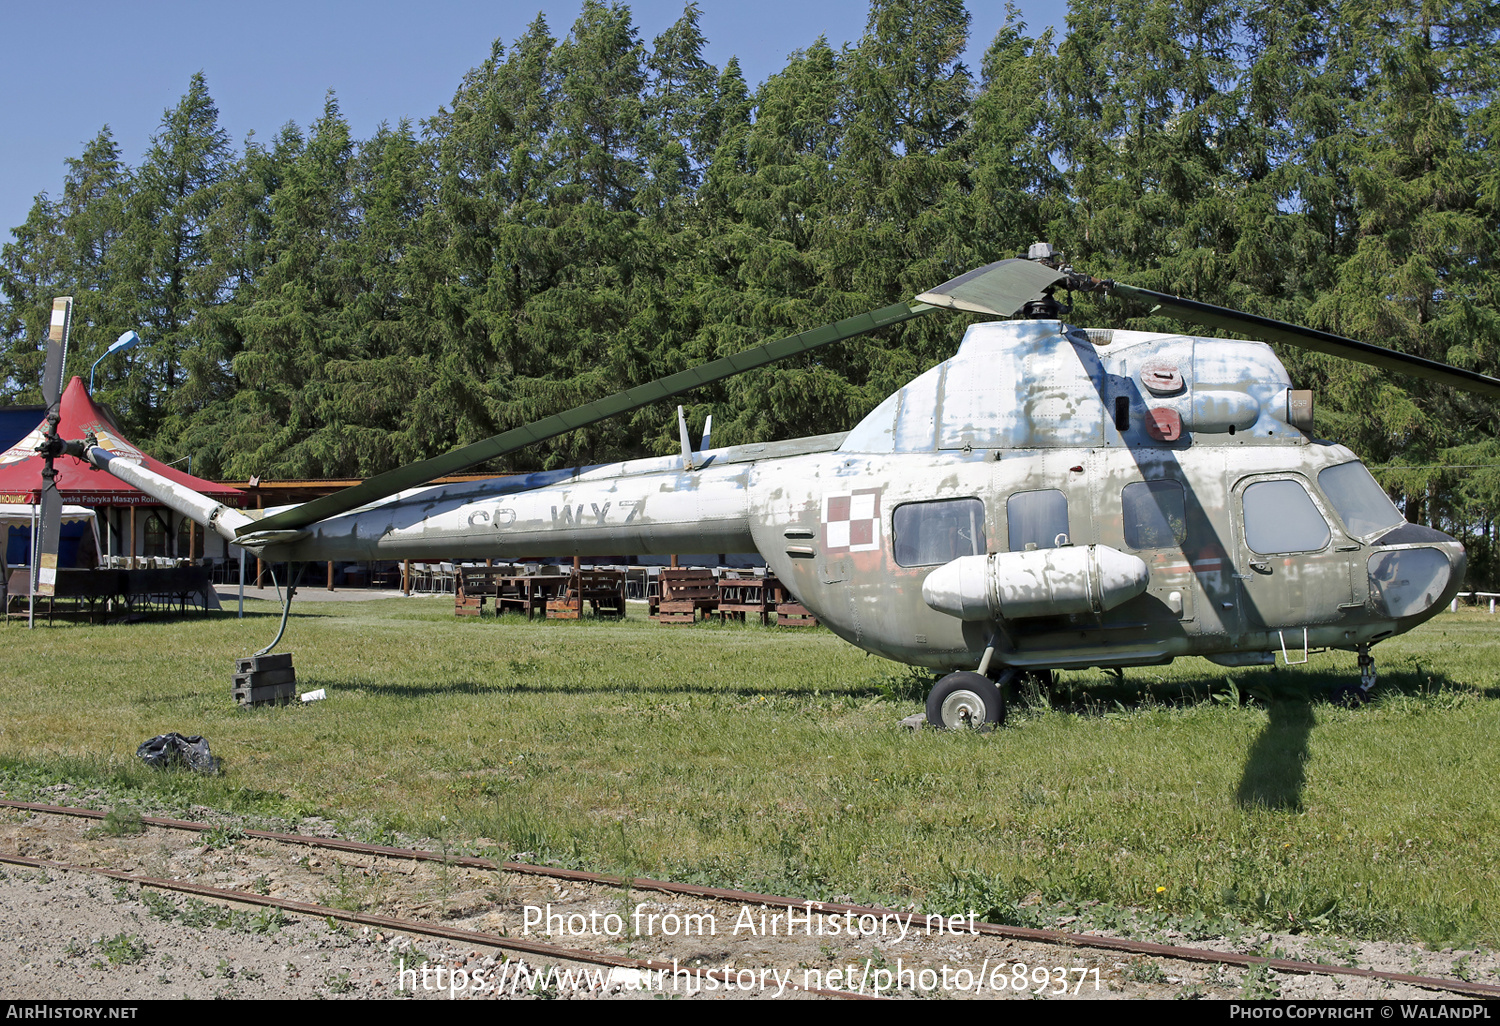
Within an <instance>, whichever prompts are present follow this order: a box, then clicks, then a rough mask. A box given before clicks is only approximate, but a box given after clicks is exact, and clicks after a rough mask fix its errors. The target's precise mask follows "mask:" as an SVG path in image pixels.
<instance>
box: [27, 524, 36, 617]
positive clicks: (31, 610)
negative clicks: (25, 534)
mask: <svg viewBox="0 0 1500 1026" xmlns="http://www.w3.org/2000/svg"><path fill="white" fill-rule="evenodd" d="M36 546H37V525H36V503H32V504H31V572H30V573H29V574H28V575H27V580H28V581H29V582H30V583H29V584H27V586H26V590H27V591H29V592H31V594H30V596H28V598H29V600H30V605H28V606H27V608H26V629H27V630H28V631H29V630H32V629H33V628H35V627H36Z"/></svg>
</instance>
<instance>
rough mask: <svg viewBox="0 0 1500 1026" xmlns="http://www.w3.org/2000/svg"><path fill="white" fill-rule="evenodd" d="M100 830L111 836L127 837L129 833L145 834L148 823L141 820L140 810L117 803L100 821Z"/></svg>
mask: <svg viewBox="0 0 1500 1026" xmlns="http://www.w3.org/2000/svg"><path fill="white" fill-rule="evenodd" d="M99 830H100V832H102V833H104V834H105V835H107V836H109V837H125V836H126V835H128V834H144V833H145V832H146V824H145V823H143V822H141V814H140V812H139V811H138V810H136V809H132V808H130V807H129V806H126V805H116V806H115V807H114V808H113V809H110V810H109V812H108V813H107V814H106V815H105V817H104V819H103V820H102V821H101V822H100V824H99Z"/></svg>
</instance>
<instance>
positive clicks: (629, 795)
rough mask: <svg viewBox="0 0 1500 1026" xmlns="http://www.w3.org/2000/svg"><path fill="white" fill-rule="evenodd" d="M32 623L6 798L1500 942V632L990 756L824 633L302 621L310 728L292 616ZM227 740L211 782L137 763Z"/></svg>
mask: <svg viewBox="0 0 1500 1026" xmlns="http://www.w3.org/2000/svg"><path fill="white" fill-rule="evenodd" d="M250 610H251V612H252V613H253V614H254V615H251V616H247V618H246V619H244V620H236V619H234V618H233V617H232V616H231V615H224V616H222V617H220V618H216V619H206V620H205V619H196V618H189V619H186V620H177V621H171V622H150V623H141V624H134V625H127V626H100V627H91V626H85V625H63V624H59V625H57V626H54V627H52V628H39V629H37V630H35V631H30V632H28V631H26V630H25V629H24V627H21V626H18V625H16V624H11V625H9V626H8V627H6V628H5V633H4V635H3V638H4V641H3V644H4V653H5V654H4V658H3V661H0V688H3V694H4V702H3V706H0V788H3V789H4V790H5V791H7V792H8V793H9V794H10V795H12V796H15V797H43V798H45V797H46V796H47V794H48V792H47V791H46V790H45V788H46V786H47V785H49V784H53V783H57V782H61V781H67V782H71V783H74V784H78V785H83V786H86V787H98V788H102V789H103V797H104V799H105V800H107V801H133V802H138V803H141V804H147V805H151V806H153V807H160V808H167V809H181V810H184V811H185V810H186V809H187V807H188V806H189V805H190V804H193V803H199V804H203V805H208V806H213V807H216V808H221V809H229V810H236V811H241V812H246V813H252V814H256V815H265V816H278V817H286V818H292V819H295V818H298V817H305V816H311V815H322V816H325V817H330V818H333V819H335V820H337V821H340V822H341V823H343V824H345V825H346V827H348V828H349V829H350V830H351V831H352V832H355V833H357V834H361V835H363V836H366V837H369V838H376V837H383V836H388V835H389V834H390V833H391V832H397V831H399V832H401V833H405V834H413V835H418V836H427V837H434V838H436V837H441V838H443V839H444V840H445V841H446V842H447V843H450V844H453V845H462V846H464V847H467V848H470V849H477V850H486V849H488V850H491V851H497V852H498V853H499V854H500V855H501V856H504V857H509V856H511V855H513V854H516V853H522V852H529V853H532V855H533V856H535V857H537V858H543V859H552V860H555V861H558V862H560V863H563V864H568V865H574V866H580V867H587V868H593V869H599V870H603V871H611V872H624V873H628V874H635V875H641V876H647V875H649V876H659V877H669V878H673V879H679V880H688V881H694V882H703V883H712V884H716V885H723V886H741V887H750V888H755V889H764V890H769V891H772V892H776V893H786V894H792V895H804V896H812V897H832V896H835V895H846V896H850V897H853V898H855V899H857V900H862V901H865V900H868V901H875V902H881V903H894V904H900V905H906V904H911V903H915V904H916V905H918V906H919V907H921V908H924V909H927V910H947V911H961V910H966V909H968V908H970V907H974V908H977V909H979V910H980V911H981V912H982V913H985V912H987V913H988V914H989V916H990V918H991V919H994V920H996V921H1007V922H1018V923H1027V924H1038V925H1043V924H1044V925H1051V924H1052V923H1054V922H1057V921H1059V919H1060V918H1063V917H1069V916H1080V917H1082V921H1084V922H1092V923H1095V924H1097V925H1101V926H1105V927H1110V926H1114V927H1115V928H1118V929H1135V930H1140V929H1146V930H1151V929H1160V928H1163V927H1165V926H1172V927H1174V928H1179V929H1184V930H1186V931H1187V932H1188V933H1189V934H1202V935H1208V934H1212V933H1219V932H1224V931H1225V930H1233V929H1236V928H1244V929H1256V930H1261V929H1282V930H1286V929H1291V930H1294V931H1295V930H1323V931H1329V932H1340V933H1346V934H1352V935H1358V936H1365V937H1385V938H1391V939H1396V938H1409V937H1415V938H1418V939H1421V940H1425V941H1428V942H1430V943H1437V944H1443V945H1451V944H1472V943H1484V944H1489V945H1493V944H1495V943H1496V942H1497V941H1500V786H1497V783H1500V750H1497V747H1496V744H1495V738H1496V737H1497V734H1500V730H1497V728H1500V619H1496V618H1492V617H1490V616H1488V615H1487V614H1485V613H1484V612H1483V611H1479V610H1466V611H1462V612H1459V613H1457V614H1444V615H1442V616H1440V617H1438V618H1437V619H1436V620H1435V621H1433V622H1432V623H1431V624H1429V625H1427V626H1426V627H1424V628H1422V629H1421V630H1419V631H1417V632H1414V633H1413V634H1411V635H1408V636H1407V637H1404V638H1399V639H1395V640H1394V641H1391V642H1387V643H1385V644H1383V645H1381V646H1379V647H1378V648H1377V649H1376V657H1377V665H1378V669H1379V671H1380V673H1381V678H1380V687H1379V689H1378V692H1377V693H1378V696H1379V697H1378V699H1377V701H1376V702H1375V703H1373V704H1372V705H1370V706H1368V707H1366V708H1362V709H1355V710H1346V709H1343V708H1339V707H1337V706H1334V705H1331V704H1329V703H1327V702H1326V701H1324V700H1323V699H1322V698H1321V697H1320V695H1321V692H1322V691H1323V690H1324V689H1327V688H1329V687H1331V686H1332V685H1333V684H1335V683H1345V682H1348V681H1350V680H1353V679H1354V677H1355V669H1354V658H1353V656H1352V655H1350V654H1346V653H1328V654H1323V655H1314V656H1313V657H1312V660H1311V662H1310V663H1309V664H1308V665H1307V666H1304V667H1290V668H1283V669H1277V670H1269V669H1255V670H1234V671H1226V670H1225V669H1223V668H1221V667H1216V666H1214V665H1213V664H1210V663H1207V662H1204V661H1200V660H1182V661H1179V662H1178V663H1177V664H1174V665H1173V666H1170V667H1162V668H1159V669H1152V670H1134V671H1128V672H1127V673H1126V675H1125V678H1124V680H1123V681H1117V680H1116V679H1115V678H1113V677H1110V676H1106V675H1105V674H1103V673H1098V672H1092V673H1070V674H1064V675H1062V676H1061V678H1060V686H1059V688H1058V690H1057V691H1056V693H1055V694H1054V695H1053V697H1052V700H1051V701H1050V702H1049V701H1048V700H1047V699H1046V698H1044V697H1043V696H1041V695H1037V694H1033V695H1031V696H1030V697H1029V700H1024V701H1023V702H1022V703H1021V704H1020V706H1019V707H1013V710H1012V718H1011V723H1010V725H1009V726H1007V727H1006V728H1005V729H1003V730H1001V731H998V732H996V733H993V734H989V735H975V734H965V733H939V732H934V731H920V732H917V733H915V734H913V733H910V732H908V731H906V730H904V729H902V728H900V727H899V726H898V725H897V721H898V720H899V719H900V718H901V717H903V716H906V715H909V714H911V713H913V712H916V711H918V710H919V708H920V705H919V702H918V700H917V698H916V694H917V692H918V691H919V690H920V688H921V686H922V684H921V680H920V679H919V678H918V677H917V676H916V675H914V674H912V673H910V672H908V671H907V670H906V669H905V668H903V667H900V666H896V665H895V664H891V663H888V662H885V661H883V660H879V659H875V658H870V657H866V656H864V655H863V654H862V653H860V652H858V651H856V650H855V649H853V648H852V647H850V646H848V645H846V644H844V643H842V642H840V641H838V640H837V639H836V638H834V637H833V636H832V635H830V634H828V633H827V632H826V631H823V630H816V631H790V630H787V631H777V630H768V629H764V628H760V627H758V626H748V627H746V626H727V627H719V626H708V625H699V626H695V627H686V628H668V627H662V626H659V625H656V624H653V623H651V622H649V621H647V620H646V619H645V618H644V616H643V615H641V614H640V613H638V612H633V613H632V616H631V618H630V619H627V620H626V621H624V622H620V623H613V622H604V621H592V620H583V621H578V622H537V623H527V622H526V621H525V620H523V619H512V618H506V619H504V620H502V621H498V622H497V621H495V620H493V619H485V620H483V621H474V620H470V619H463V620H460V619H457V618H455V617H454V616H453V615H452V613H451V607H450V606H448V605H447V604H446V603H444V602H440V601H430V602H426V601H419V600H400V599H394V600H391V601H381V602H370V603H327V604H317V605H314V604H305V605H303V606H301V608H300V610H299V612H298V614H297V615H294V617H293V620H292V623H291V625H290V627H289V628H288V634H287V642H286V649H287V650H290V651H293V652H294V653H295V655H296V665H297V672H298V680H299V685H300V687H301V689H302V690H304V691H305V690H310V689H313V688H320V687H321V688H326V689H327V690H328V699H327V700H326V701H323V702H318V703H312V704H308V705H305V706H304V705H301V704H296V705H293V706H288V707H283V708H263V709H254V710H241V709H238V708H236V707H235V706H234V705H233V704H232V703H231V701H230V699H229V678H230V673H231V671H232V666H233V660H234V659H235V658H236V657H238V656H242V655H245V654H248V653H249V652H251V651H253V650H255V649H256V648H259V647H260V646H262V645H263V644H265V642H266V641H268V640H269V639H270V637H271V636H272V634H274V632H275V623H274V619H273V610H272V608H271V607H270V606H268V605H265V604H252V605H251V606H250ZM168 731H178V732H180V733H184V734H203V735H205V736H206V737H207V738H208V739H209V742H210V743H211V745H212V746H213V751H214V754H216V755H218V756H219V757H221V758H222V759H223V760H224V768H225V772H224V773H223V775H221V776H218V777H212V778H200V777H195V776H192V775H187V774H177V773H169V774H162V773H157V772H155V771H151V770H148V769H146V768H145V767H144V766H142V765H140V764H139V763H138V761H137V760H136V759H135V756H134V753H135V749H136V746H137V745H138V744H139V743H140V742H141V741H143V740H145V739H146V738H148V737H151V736H152V735H155V734H161V733H166V732H168Z"/></svg>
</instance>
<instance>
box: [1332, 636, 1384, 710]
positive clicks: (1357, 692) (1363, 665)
mask: <svg viewBox="0 0 1500 1026" xmlns="http://www.w3.org/2000/svg"><path fill="white" fill-rule="evenodd" d="M1355 651H1356V652H1358V653H1359V683H1358V684H1345V685H1343V686H1342V687H1339V688H1335V689H1334V692H1333V701H1334V704H1336V705H1342V706H1346V707H1348V708H1350V709H1352V708H1355V707H1356V706H1361V705H1366V704H1367V703H1368V702H1369V701H1370V692H1371V691H1372V690H1373V689H1374V687H1375V657H1374V656H1372V655H1371V654H1370V646H1369V645H1359V646H1358V647H1356V648H1355Z"/></svg>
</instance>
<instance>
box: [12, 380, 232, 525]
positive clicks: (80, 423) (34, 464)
mask: <svg viewBox="0 0 1500 1026" xmlns="http://www.w3.org/2000/svg"><path fill="white" fill-rule="evenodd" d="M61 413H62V420H61V421H60V422H59V423H58V426H57V433H58V434H59V435H60V436H61V437H63V438H69V439H72V438H86V437H87V436H89V435H90V434H92V435H94V436H95V437H96V438H97V439H98V442H99V445H100V446H102V447H103V448H105V449H108V450H109V451H110V452H112V453H114V454H115V455H116V456H126V457H129V458H130V459H133V460H136V461H138V462H139V463H140V464H141V465H142V466H144V467H145V468H146V469H148V470H154V471H156V472H157V473H158V474H161V475H163V476H165V477H169V478H171V479H172V480H173V481H176V482H177V483H178V484H181V485H186V486H187V487H188V488H191V489H193V490H194V491H196V492H202V493H203V494H204V495H210V496H213V497H214V498H215V499H218V500H219V501H220V502H222V503H224V504H225V505H226V506H243V505H244V504H245V493H244V492H242V491H240V490H239V489H238V488H230V487H229V486H228V485H221V484H215V483H214V482H212V481H205V480H203V479H202V478H201V477H194V476H193V475H191V474H184V473H183V472H182V471H180V470H178V469H176V468H175V467H169V466H166V465H165V464H163V463H161V462H159V461H157V460H154V459H152V458H151V457H150V456H147V455H146V454H145V453H143V452H141V451H140V450H139V449H137V448H136V447H135V446H133V445H131V444H130V442H129V441H127V440H126V439H125V437H124V435H122V434H121V433H120V429H119V428H118V427H117V426H115V423H114V421H113V420H112V419H111V418H110V416H109V415H108V414H107V413H105V412H104V411H103V410H101V409H100V408H99V407H98V406H95V405H94V401H93V400H92V399H90V398H89V393H88V389H86V388H85V387H84V385H83V379H82V378H79V377H75V378H74V379H73V380H72V381H70V382H68V387H67V389H66V390H65V391H64V392H63V396H62V409H61ZM46 430H47V423H46V421H45V420H43V421H42V423H41V424H39V425H37V428H36V430H35V431H33V432H31V434H29V435H27V436H26V437H25V438H23V439H21V440H20V441H19V442H17V443H16V444H15V445H14V446H12V447H11V448H9V449H7V450H6V451H5V452H3V453H0V502H26V503H35V502H41V501H42V458H41V457H40V456H38V455H37V454H36V447H37V446H38V445H40V444H41V442H42V438H43V436H44V434H45V433H46ZM55 464H56V467H57V490H58V492H59V493H61V495H62V501H63V502H70V503H73V504H75V505H79V506H159V505H161V503H160V501H158V500H157V499H154V498H152V497H151V496H149V495H147V494H146V493H145V492H142V491H140V490H139V489H137V488H136V487H135V486H134V485H129V484H126V483H125V482H124V481H121V480H120V479H119V478H117V477H115V476H114V475H112V474H106V473H105V472H104V471H102V470H96V469H94V468H93V467H91V466H89V465H88V464H87V463H85V462H84V461H83V460H79V459H74V458H72V457H69V456H64V457H60V458H59V459H57V460H56V461H55Z"/></svg>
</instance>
